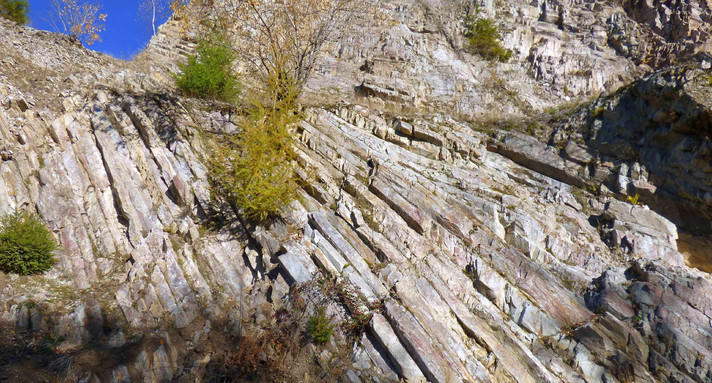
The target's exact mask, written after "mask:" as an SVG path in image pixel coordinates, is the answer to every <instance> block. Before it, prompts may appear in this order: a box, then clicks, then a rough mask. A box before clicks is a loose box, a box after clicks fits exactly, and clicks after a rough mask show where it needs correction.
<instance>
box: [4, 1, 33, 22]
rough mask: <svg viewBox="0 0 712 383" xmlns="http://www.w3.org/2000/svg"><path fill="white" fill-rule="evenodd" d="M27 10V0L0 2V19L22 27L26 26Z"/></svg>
mask: <svg viewBox="0 0 712 383" xmlns="http://www.w3.org/2000/svg"><path fill="white" fill-rule="evenodd" d="M28 8H29V7H28V5H27V0H0V17H4V18H6V19H8V20H12V21H14V22H16V23H17V24H18V25H24V24H27V10H28Z"/></svg>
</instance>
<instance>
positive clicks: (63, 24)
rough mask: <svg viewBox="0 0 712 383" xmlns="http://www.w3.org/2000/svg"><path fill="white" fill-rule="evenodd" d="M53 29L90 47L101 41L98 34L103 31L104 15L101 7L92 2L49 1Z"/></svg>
mask: <svg viewBox="0 0 712 383" xmlns="http://www.w3.org/2000/svg"><path fill="white" fill-rule="evenodd" d="M50 5H51V9H52V15H51V16H50V21H51V23H52V25H53V26H54V29H55V30H56V31H58V32H62V33H64V34H67V35H69V36H72V37H74V38H77V39H79V40H80V41H81V42H83V43H85V44H87V45H92V44H94V42H96V41H101V37H99V33H101V32H103V31H104V30H105V23H106V14H105V13H101V12H100V10H101V5H99V4H98V3H96V2H92V1H79V0H50Z"/></svg>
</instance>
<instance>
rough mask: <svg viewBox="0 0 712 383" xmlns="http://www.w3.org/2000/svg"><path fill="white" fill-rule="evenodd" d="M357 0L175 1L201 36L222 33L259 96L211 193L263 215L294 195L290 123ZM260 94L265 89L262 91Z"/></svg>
mask: <svg viewBox="0 0 712 383" xmlns="http://www.w3.org/2000/svg"><path fill="white" fill-rule="evenodd" d="M358 4H360V3H359V2H358V1H357V0H193V1H191V3H190V5H184V4H175V3H174V7H173V10H174V14H175V15H176V19H178V20H181V21H182V22H183V27H184V29H185V30H186V31H189V30H192V29H193V28H194V26H198V29H199V30H198V33H199V35H201V34H202V35H205V34H209V33H212V32H211V31H214V30H218V31H220V33H222V34H223V35H225V36H227V41H228V42H230V45H231V46H232V47H233V49H234V50H235V52H236V53H237V58H238V60H239V61H240V62H241V63H242V64H245V67H246V68H245V72H246V73H245V76H244V78H246V79H255V80H256V81H257V84H255V85H258V87H259V88H261V90H262V92H261V94H254V93H253V94H251V95H249V96H250V97H249V98H248V100H249V102H248V103H246V104H248V105H249V106H248V111H249V113H247V115H246V116H245V117H244V118H243V120H242V121H241V122H240V123H239V124H238V126H239V128H240V129H239V131H238V133H237V134H236V135H225V136H223V137H222V139H221V140H220V142H218V143H217V148H216V150H215V152H214V154H213V156H212V158H211V165H210V171H211V172H210V176H211V182H212V186H213V191H214V192H217V193H218V195H220V196H221V197H223V198H225V199H226V200H227V201H229V202H231V203H233V204H235V205H236V206H238V207H240V209H241V210H242V211H243V212H244V213H245V214H246V215H247V216H248V217H249V218H253V219H257V220H263V219H266V218H269V217H271V216H274V215H275V214H278V213H279V212H280V211H281V209H282V208H283V207H284V206H285V205H287V204H288V203H290V202H291V201H292V200H293V199H294V196H295V193H296V190H297V186H298V179H297V176H296V173H295V169H294V166H295V159H296V153H295V151H294V149H293V141H292V138H291V135H290V128H291V127H292V126H294V125H295V124H296V123H298V122H299V120H300V118H301V116H300V114H299V113H298V109H299V108H298V100H299V96H300V94H301V92H302V90H303V88H304V86H305V84H306V82H307V80H308V79H309V77H310V76H311V75H312V73H313V71H314V67H315V65H316V62H317V60H318V58H319V55H320V54H321V52H322V50H323V48H324V47H325V45H326V44H327V43H328V42H329V41H335V40H338V39H339V38H340V37H341V36H342V35H343V33H344V31H345V30H346V27H347V25H348V24H349V23H348V21H349V19H351V17H352V16H353V15H354V14H355V13H356V11H357V10H358V8H359V5H358ZM258 93H259V92H258Z"/></svg>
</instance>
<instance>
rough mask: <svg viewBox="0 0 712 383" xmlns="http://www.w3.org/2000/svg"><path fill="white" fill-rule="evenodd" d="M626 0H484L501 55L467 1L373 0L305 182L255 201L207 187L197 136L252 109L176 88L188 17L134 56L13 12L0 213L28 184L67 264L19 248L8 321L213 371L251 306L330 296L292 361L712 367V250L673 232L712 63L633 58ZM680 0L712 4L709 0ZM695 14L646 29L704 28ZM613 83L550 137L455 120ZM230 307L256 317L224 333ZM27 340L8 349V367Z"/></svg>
mask: <svg viewBox="0 0 712 383" xmlns="http://www.w3.org/2000/svg"><path fill="white" fill-rule="evenodd" d="M648 4H652V5H649V6H651V7H655V9H657V10H660V12H659V15H661V16H659V17H662V15H668V13H667V12H666V11H665V9H668V8H670V7H672V6H670V5H668V4H667V3H666V2H662V3H660V4H658V3H657V2H647V3H645V4H644V5H646V6H648ZM642 6H643V5H641V7H642ZM632 7H633V3H630V4H628V3H626V4H625V7H624V8H620V7H614V6H611V5H608V4H607V3H603V2H574V3H572V2H565V3H563V2H562V3H559V2H556V1H546V2H536V1H535V2H523V1H522V2H519V1H513V2H508V3H507V4H504V5H502V4H495V3H493V2H485V4H484V7H483V12H488V13H489V14H490V15H491V16H492V17H495V18H496V19H497V20H500V21H501V22H502V24H504V25H508V26H510V28H511V29H510V30H507V31H506V33H505V45H507V47H508V48H514V49H516V52H515V60H514V61H513V62H512V63H509V64H497V65H494V64H492V65H490V64H487V63H485V62H483V61H482V60H480V59H479V58H476V57H473V56H470V55H467V54H466V53H463V52H462V51H461V50H460V49H459V48H458V47H459V46H461V44H462V42H461V41H459V39H460V38H459V37H458V36H459V32H458V28H459V27H458V26H457V22H456V20H453V18H452V17H449V16H448V15H452V13H448V12H451V11H452V10H453V9H457V7H456V6H455V5H453V4H452V3H448V2H435V1H423V2H415V1H388V2H379V7H378V8H377V10H376V11H375V12H376V15H377V17H373V18H371V19H372V23H366V22H365V21H364V20H361V21H359V22H356V23H355V27H356V28H357V32H358V33H353V34H352V35H350V37H349V38H346V39H345V40H343V41H340V42H339V43H338V44H337V43H335V44H334V46H333V47H331V48H332V49H331V50H330V52H329V53H330V54H327V55H326V57H325V59H324V61H323V62H322V64H321V67H320V70H319V71H318V73H317V75H316V77H315V78H314V79H313V80H312V82H311V83H310V85H309V93H308V94H307V99H308V100H309V101H310V102H311V103H312V104H319V103H321V105H320V106H319V105H312V106H311V107H308V108H306V110H305V112H304V116H305V118H304V120H303V121H301V123H300V124H299V125H298V126H296V127H295V129H294V135H295V139H296V140H295V141H296V142H295V146H296V150H297V153H298V160H297V163H298V173H299V174H302V175H303V177H304V179H305V180H310V182H311V185H310V186H309V187H305V188H304V189H303V190H300V191H299V198H298V199H297V200H295V201H294V202H293V203H292V204H291V205H290V206H289V207H288V208H287V209H285V210H284V212H283V213H282V217H281V218H282V219H281V220H277V221H275V222H272V223H270V224H262V225H257V224H255V223H251V222H246V221H244V220H242V219H241V218H240V216H239V212H237V213H236V211H235V210H234V209H232V208H231V207H229V206H216V205H215V203H214V201H213V200H212V199H211V195H210V189H209V184H208V180H207V172H208V169H207V168H206V166H205V165H204V162H203V161H204V159H205V158H206V157H207V156H208V155H209V148H210V145H211V142H212V140H214V139H216V138H217V137H219V136H220V135H221V134H225V133H226V132H232V131H234V130H235V124H234V122H233V121H234V118H233V113H234V111H233V110H231V109H230V108H229V107H227V106H225V105H216V104H214V103H207V102H201V101H198V100H192V99H186V98H182V97H180V96H178V95H176V94H174V92H172V88H171V87H172V85H171V83H170V76H169V75H168V72H167V69H170V68H172V67H173V65H175V61H174V60H175V59H176V58H177V56H176V57H174V55H175V54H176V52H180V51H181V49H182V50H185V51H189V50H190V49H191V47H192V45H191V44H192V43H191V42H190V41H189V40H187V39H184V38H183V37H182V36H181V35H180V34H178V33H177V32H176V30H177V29H176V28H177V26H176V25H175V24H172V23H169V24H167V25H166V26H164V27H163V28H162V29H161V34H160V35H159V37H158V38H157V39H155V40H154V42H152V44H151V47H150V48H149V49H148V50H147V51H146V52H144V53H143V54H142V55H141V56H140V57H139V58H138V59H137V60H136V61H134V62H130V63H127V62H121V61H118V60H113V59H111V58H107V57H104V56H102V55H99V54H96V53H92V52H89V51H86V50H84V49H83V48H81V47H78V46H75V45H73V44H72V43H71V41H68V40H67V39H63V38H62V37H59V36H56V35H52V34H47V33H43V32H37V31H34V30H31V29H28V28H18V27H15V26H12V25H10V24H9V23H7V22H4V21H2V20H0V37H2V38H0V51H2V52H9V53H8V54H7V55H6V56H5V57H4V58H1V59H0V85H1V87H0V158H1V161H0V214H5V213H8V212H12V211H13V210H14V209H27V210H31V211H34V212H36V213H38V214H39V216H40V217H41V218H42V219H43V220H44V221H45V222H47V224H48V226H49V228H50V229H51V230H52V231H53V233H54V234H55V236H56V238H57V239H58V241H59V243H60V244H61V251H59V252H58V254H57V258H58V263H57V265H56V266H55V267H54V268H53V269H52V271H51V272H50V273H48V274H47V275H45V276H43V277H17V276H9V275H0V284H1V285H0V316H1V317H2V326H9V327H14V328H15V329H17V330H20V331H25V332H30V333H31V334H44V335H45V338H44V339H45V343H43V344H44V345H46V346H49V347H50V348H53V349H54V350H55V352H56V353H58V354H57V355H60V357H58V358H57V359H55V362H53V364H52V365H51V366H54V367H52V368H54V370H53V369H50V368H48V369H47V371H50V372H51V371H55V372H56V371H57V368H56V366H58V365H61V366H68V367H62V368H61V369H60V373H61V374H63V375H62V376H64V377H66V378H68V379H70V380H72V379H73V380H75V381H84V382H96V381H101V382H105V381H106V382H124V381H160V382H162V381H179V382H193V381H208V380H209V379H211V378H212V377H214V375H211V373H213V372H212V370H211V368H213V367H214V364H215V363H216V361H217V357H216V355H218V354H219V352H220V351H222V350H223V349H224V348H235V349H240V347H247V346H246V345H248V343H247V341H246V339H248V336H247V335H248V334H249V333H248V332H247V330H246V329H247V328H248V327H255V328H258V329H259V331H262V333H266V334H277V333H276V332H274V331H277V330H274V329H280V330H279V331H282V329H283V328H284V326H283V324H284V323H292V322H290V321H288V320H287V319H285V318H292V317H294V316H301V317H304V318H308V317H309V315H311V313H313V312H315V311H316V309H317V307H325V308H326V312H327V313H328V315H329V318H330V319H331V320H332V322H333V323H335V324H337V325H338V326H337V331H336V332H337V334H336V336H335V337H334V340H333V341H332V342H330V343H328V344H326V345H323V346H319V347H316V346H313V345H309V346H304V347H302V349H303V351H302V359H303V360H306V361H309V363H307V364H309V369H308V370H301V368H302V367H301V365H302V363H303V362H301V363H300V362H299V361H300V360H302V359H297V360H296V361H294V364H293V366H291V367H293V369H294V370H295V372H296V371H299V372H300V375H298V376H297V375H293V377H294V379H297V380H299V379H305V380H306V379H308V378H309V377H316V378H315V379H320V380H334V381H344V382H361V381H363V382H367V381H379V382H389V381H399V380H405V381H408V382H424V381H432V382H510V381H511V382H542V381H544V382H601V381H605V382H630V381H635V382H673V381H674V382H682V381H684V382H706V381H712V371H711V370H712V355H710V354H711V353H712V351H710V350H712V327H711V326H712V306H711V304H710V302H711V301H712V299H711V298H712V284H711V283H710V281H711V280H710V276H709V274H706V273H703V272H701V271H698V270H695V269H691V268H688V267H686V266H685V259H684V257H683V255H682V254H680V252H678V247H677V239H678V228H682V229H686V230H688V229H690V227H693V228H696V229H698V232H697V233H698V234H699V233H706V232H705V226H704V225H703V223H705V222H706V223H707V224H709V222H710V218H709V217H710V215H709V208H710V203H709V201H707V200H706V197H705V196H706V194H705V193H707V192H708V191H709V190H708V189H709V188H708V186H709V181H710V179H711V178H710V177H711V175H710V174H709V172H706V170H705V169H706V168H705V167H704V166H707V165H709V160H710V159H709V150H708V149H709V138H708V137H707V136H708V135H709V134H708V133H709V118H710V114H709V99H710V98H709V92H710V91H709V89H710V88H708V87H705V78H706V77H705V76H707V73H706V72H704V71H702V70H700V69H696V68H695V69H690V68H686V69H670V70H666V71H662V72H659V73H655V74H653V75H651V76H648V77H645V78H642V79H640V80H637V81H636V82H632V83H631V84H630V85H626V84H627V83H628V82H630V81H633V79H634V77H635V76H637V75H638V74H639V73H645V72H647V71H650V70H651V67H652V66H655V65H662V64H655V63H653V64H655V65H652V64H650V63H651V62H650V60H648V59H643V58H645V57H653V55H657V54H660V53H659V51H657V50H655V49H652V50H650V49H647V48H646V49H642V48H641V47H649V46H654V44H657V43H656V41H657V40H651V39H649V38H647V37H645V36H647V35H646V33H648V32H650V31H649V30H648V28H649V27H648V26H647V24H645V23H647V22H648V21H647V20H648V19H647V18H646V19H645V20H646V21H644V22H643V21H641V20H642V19H641V18H640V17H638V16H636V15H637V14H635V13H631V12H633V10H635V9H638V8H635V7H633V8H632ZM666 7H667V8H666ZM670 9H672V8H670ZM675 9H676V11H675V12H677V13H676V14H677V15H688V14H689V15H692V16H695V17H698V18H700V20H706V19H705V18H704V17H706V16H704V15H705V14H706V13H704V12H701V11H700V12H701V13H700V12H698V11H699V10H700V9H703V10H706V9H707V8H706V4H703V3H699V4H697V3H696V4H695V6H691V7H688V8H685V7H682V8H679V9H678V8H675ZM452 12H454V11H452ZM626 12H628V13H626ZM685 12H687V13H685ZM628 14H631V15H632V16H633V18H630V17H628ZM666 17H667V16H666ZM670 17H672V16H670ZM675 17H678V16H675ZM448 20H449V21H448ZM590 20H597V22H595V23H591V22H590ZM664 20H668V19H664ZM689 20H692V21H688V22H687V24H685V23H683V24H679V25H691V27H690V28H691V29H690V31H691V32H689V33H688V34H687V35H685V34H682V33H681V32H680V30H681V29H680V28H682V27H680V26H679V25H678V24H676V25H678V26H675V27H670V28H671V29H669V30H668V29H665V28H667V27H665V28H663V29H661V30H660V31H657V30H654V31H653V32H654V33H656V34H658V35H660V36H662V37H661V38H665V39H670V44H687V41H688V40H691V41H694V44H698V43H699V44H701V45H699V44H698V45H699V46H700V47H702V46H704V44H703V43H704V41H706V40H704V39H703V38H702V37H700V36H703V35H704V33H703V32H704V28H705V25H703V24H695V23H694V22H693V21H694V20H697V19H696V18H694V17H691V18H689ZM373 23H375V25H374V24H373ZM625 28H627V29H625ZM622 30H625V31H633V32H635V31H639V32H640V33H639V34H635V33H632V34H627V33H626V34H625V38H626V39H627V40H625V41H624V40H621V38H622V37H621V35H620V34H619V35H616V34H615V33H619V32H620V31H622ZM693 30H694V31H698V32H694V31H693ZM616 31H618V32H616ZM614 32H615V33H614ZM636 33H637V32H636ZM615 36H618V37H620V38H616V37H615ZM636 36H638V37H636ZM634 38H638V39H639V40H637V41H633V39H634ZM646 44H647V45H646ZM695 46H697V45H695ZM639 48H640V49H639ZM636 49H638V50H636ZM686 49H687V48H686ZM694 49H698V50H699V49H702V48H699V47H698V48H694ZM623 50H625V52H623ZM167 52H169V54H167V55H166V53H167ZM335 52H339V54H338V55H336V54H335ZM656 52H658V53H656ZM178 54H179V53H178ZM635 55H637V56H635ZM646 55H647V56H646ZM636 60H642V61H641V62H636ZM71 63H79V64H77V65H76V66H70V64H71ZM148 63H150V64H153V67H147V64H148ZM369 63H370V64H369ZM645 63H648V64H645ZM159 64H160V65H159ZM365 64H368V65H365ZM702 64H704V63H702ZM651 65H652V66H651ZM694 65H696V66H700V64H699V63H697V64H694ZM361 67H365V68H366V69H365V70H361V69H359V68H361ZM18 68H19V69H20V70H21V71H18ZM578 70H583V71H584V72H585V73H578V72H577V71H578ZM636 71H637V72H636ZM488 81H490V82H491V84H494V85H492V86H487V85H486V84H487V82H488ZM512 87H516V88H517V89H519V92H520V93H519V94H518V95H517V96H516V97H515V96H514V95H512V94H510V93H511V92H507V90H508V89H512ZM618 88H620V90H619V91H617V92H616V93H614V94H612V95H610V96H605V97H603V98H601V99H599V100H597V101H594V102H593V103H592V104H591V106H584V107H582V108H580V109H579V110H577V111H576V112H575V113H573V114H571V115H569V116H566V118H565V119H564V121H563V122H561V123H559V124H558V125H555V126H552V127H551V131H552V133H551V136H550V137H548V142H547V143H542V142H541V141H539V140H538V139H537V138H535V137H532V136H530V135H528V134H524V133H522V132H518V131H513V130H510V131H507V130H496V129H493V128H491V130H490V131H487V132H482V131H478V130H476V129H474V128H473V126H476V125H475V124H470V123H466V122H463V120H462V117H463V115H470V116H471V115H477V114H481V115H482V116H483V117H485V118H487V117H488V115H486V113H485V112H486V111H487V110H492V109H494V108H497V109H496V110H498V112H497V113H498V115H499V116H500V117H506V115H509V114H511V115H515V116H517V115H520V114H521V113H522V112H523V111H525V110H529V109H532V108H533V109H538V110H541V109H542V108H544V107H547V106H552V105H560V104H562V103H564V102H565V101H566V97H576V96H583V95H594V94H598V93H600V92H608V91H612V90H615V89H618ZM502 93H504V94H505V95H506V94H509V96H506V97H504V98H501V94H502ZM325 94H331V97H332V98H331V99H334V98H336V100H338V101H340V102H339V103H338V104H331V105H329V106H324V105H323V104H324V101H323V100H324V99H323V98H321V99H320V97H324V95H325ZM498 94H499V95H500V98H497V97H498V96H497V95H498ZM319 100H321V102H319ZM517 100H519V101H522V100H523V101H525V103H526V104H528V105H529V106H527V107H525V106H522V105H523V104H521V103H520V102H519V101H517ZM394 111H395V112H394ZM499 111H503V112H499ZM489 117H492V116H491V115H489ZM547 144H551V145H547ZM621 145H623V146H621ZM308 174H314V175H315V179H310V177H309V176H308ZM673 175H674V176H675V178H671V177H672V176H673ZM675 187H678V188H679V189H675ZM678 190H684V191H685V195H684V196H685V198H684V200H682V201H679V200H678V199H679V198H675V196H676V194H675V193H679V192H678ZM635 193H639V194H640V198H641V201H644V202H646V203H649V204H650V206H651V207H652V209H651V208H648V207H647V206H639V205H638V204H636V203H635V202H638V201H637V198H636V200H635V201H633V200H632V199H631V200H625V198H624V196H625V195H630V196H632V195H634V194H635ZM631 202H633V203H631ZM665 207H669V209H667V210H666V209H665ZM670 209H672V210H670ZM695 209H697V211H701V212H702V213H701V214H703V216H702V217H701V218H700V219H699V220H698V222H700V224H699V225H698V224H695V225H693V226H690V225H686V224H685V223H684V222H687V220H688V219H689V217H690V215H689V214H688V213H684V212H688V211H692V210H695ZM670 211H673V212H677V214H678V215H675V214H671V213H670ZM704 214H708V215H704ZM300 294H301V295H300ZM300 296H301V297H302V298H299V297H300ZM334 296H337V298H338V299H336V298H334ZM300 302H302V303H300ZM304 302H306V303H304ZM364 318H365V320H364ZM359 321H361V322H359ZM354 323H355V324H360V326H358V327H357V329H358V331H357V332H356V335H355V336H354V334H353V331H352V333H351V335H348V336H347V335H346V331H344V329H345V328H346V327H349V328H351V329H352V330H353V328H354V326H353V324H354ZM346 324H351V326H346ZM270 331H272V332H270ZM229 334H237V335H240V336H242V338H241V339H242V341H241V343H236V344H226V343H224V342H223V343H220V342H216V338H224V337H227V336H228V335H229ZM4 341H5V338H3V337H0V342H4ZM89 344H91V345H93V348H92V349H91V350H88V351H87V350H86V346H87V345H89ZM300 345H303V343H300ZM27 347H28V349H29V346H27ZM273 351H274V350H272V351H269V350H267V351H265V352H262V353H257V354H259V355H257V356H256V359H252V360H257V361H258V362H256V363H258V364H259V363H263V364H264V363H267V361H268V360H269V357H270V356H269V355H267V352H273ZM88 353H94V354H96V355H101V356H102V357H101V358H88V357H86V355H87V354H88ZM262 354H264V355H262ZM28 355H29V354H28ZM62 355H66V356H68V357H69V358H74V359H69V360H75V361H77V362H76V363H67V362H66V361H67V360H68V359H66V358H64V357H63V356H62ZM119 355H120V356H119ZM340 355H341V356H342V357H340ZM26 359H27V358H25V359H22V357H21V356H19V357H17V356H15V354H12V355H10V356H4V355H0V361H3V362H6V363H4V364H5V365H6V367H0V374H2V375H0V376H2V377H3V378H4V377H5V376H7V377H8V378H9V379H11V378H12V379H17V377H18V376H23V375H22V370H21V368H22V366H26V363H25V362H26ZM314 360H316V362H315V363H311V361H314ZM56 361H63V362H61V363H60V362H56ZM36 363H39V362H36ZM62 363H64V364H62ZM35 366H36V368H37V369H39V370H42V369H44V368H45V367H47V366H46V365H40V364H36V365H35ZM305 372H306V373H307V374H305ZM48 373H49V372H48ZM24 376H27V375H24ZM305 377H306V378H305Z"/></svg>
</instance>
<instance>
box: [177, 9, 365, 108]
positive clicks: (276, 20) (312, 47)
mask: <svg viewBox="0 0 712 383" xmlns="http://www.w3.org/2000/svg"><path fill="white" fill-rule="evenodd" d="M360 4H361V2H358V1H356V0H261V1H260V0H222V1H217V0H193V1H192V2H191V4H190V6H182V7H180V6H179V7H176V8H175V9H174V11H176V13H178V15H179V18H180V19H181V20H183V21H184V22H185V23H186V24H188V25H201V27H202V28H203V29H212V28H219V29H221V30H224V31H226V32H227V35H228V36H229V37H230V40H232V42H233V46H234V48H235V50H236V52H237V53H238V56H239V58H241V59H242V60H243V61H244V62H246V63H247V64H248V70H250V71H251V72H252V73H251V75H254V76H256V78H257V79H258V80H260V82H261V83H262V85H264V87H265V89H266V90H267V91H269V92H272V93H273V94H272V96H274V97H277V98H281V97H284V96H285V95H286V94H287V93H290V92H285V90H286V89H292V88H294V89H296V90H297V94H298V93H300V92H301V89H302V88H303V86H304V84H305V83H306V81H307V80H308V79H309V77H310V76H311V75H312V73H313V71H314V66H315V64H316V62H317V60H318V58H319V55H320V54H321V52H322V49H323V48H324V46H325V44H326V43H327V42H328V41H330V40H338V39H339V38H340V36H342V35H343V33H344V32H345V30H346V27H347V25H348V24H349V20H350V19H351V18H352V17H353V15H354V14H356V13H357V12H358V11H359V10H360V7H361V6H362V5H360ZM196 21H197V22H196Z"/></svg>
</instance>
